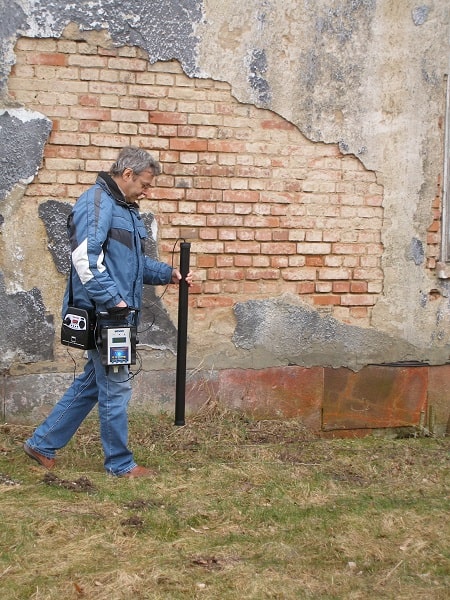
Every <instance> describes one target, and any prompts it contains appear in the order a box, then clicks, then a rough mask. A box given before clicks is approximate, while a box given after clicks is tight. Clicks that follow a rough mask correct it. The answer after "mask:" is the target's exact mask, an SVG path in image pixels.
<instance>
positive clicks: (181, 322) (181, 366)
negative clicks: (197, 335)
mask: <svg viewBox="0 0 450 600" xmlns="http://www.w3.org/2000/svg"><path fill="white" fill-rule="evenodd" d="M190 252H191V244H190V243H189V242H182V243H181V244H180V273H181V281H180V284H179V292H178V294H179V296H178V338H177V380H176V397H175V425H184V423H185V421H184V416H185V404H186V402H185V397H186V346H187V322H188V288H189V286H188V284H187V281H186V275H187V274H188V273H189V257H190Z"/></svg>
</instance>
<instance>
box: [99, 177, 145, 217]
mask: <svg viewBox="0 0 450 600" xmlns="http://www.w3.org/2000/svg"><path fill="white" fill-rule="evenodd" d="M96 183H97V184H98V185H100V186H101V187H102V188H103V189H104V190H105V191H106V192H107V193H108V194H109V195H110V196H112V197H113V198H114V200H115V201H116V202H117V204H121V205H122V206H126V207H127V208H139V206H138V204H136V202H132V203H130V202H127V201H126V200H125V196H124V195H123V194H122V192H121V191H120V188H119V186H118V185H117V183H116V182H115V181H114V179H113V178H112V177H111V175H109V173H106V172H104V171H102V172H101V173H99V174H98V177H97V181H96Z"/></svg>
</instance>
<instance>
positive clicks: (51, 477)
mask: <svg viewBox="0 0 450 600" xmlns="http://www.w3.org/2000/svg"><path fill="white" fill-rule="evenodd" d="M43 482H44V483H45V484H46V485H51V486H55V487H61V488H64V489H65V490H71V491H73V492H90V493H92V492H95V491H96V488H95V486H94V484H93V483H92V481H90V480H89V479H88V478H87V477H80V478H79V479H76V480H75V481H70V480H68V479H60V478H59V477H58V476H57V475H55V474H54V473H46V474H45V475H44V479H43Z"/></svg>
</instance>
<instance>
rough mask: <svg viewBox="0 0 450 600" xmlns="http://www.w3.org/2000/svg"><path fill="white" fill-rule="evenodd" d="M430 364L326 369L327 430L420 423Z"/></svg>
mask: <svg viewBox="0 0 450 600" xmlns="http://www.w3.org/2000/svg"><path fill="white" fill-rule="evenodd" d="M427 385H428V367H387V366H386V367H384V366H368V367H365V368H364V369H361V371H359V372H357V373H355V372H353V371H350V370H349V369H330V368H326V369H325V374H324V399H323V423H322V427H323V429H324V430H325V431H326V430H335V429H365V428H369V429H380V428H387V427H410V426H418V425H419V424H420V423H421V413H422V416H423V414H424V413H425V411H426V405H427Z"/></svg>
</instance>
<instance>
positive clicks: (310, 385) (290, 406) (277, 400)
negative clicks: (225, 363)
mask: <svg viewBox="0 0 450 600" xmlns="http://www.w3.org/2000/svg"><path fill="white" fill-rule="evenodd" d="M218 393H219V398H220V400H221V402H222V403H223V404H225V405H227V406H232V407H234V408H237V409H240V410H244V411H247V412H250V413H251V414H252V416H253V417H255V418H260V419H273V418H297V417H300V418H301V419H302V420H303V422H304V424H305V426H306V427H308V428H310V429H311V430H313V431H318V430H320V427H321V405H322V396H323V369H322V368H321V367H317V368H309V369H308V368H304V367H297V366H291V367H272V368H268V369H261V370H253V369H245V370H244V369H229V370H224V371H220V373H219V391H218Z"/></svg>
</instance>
